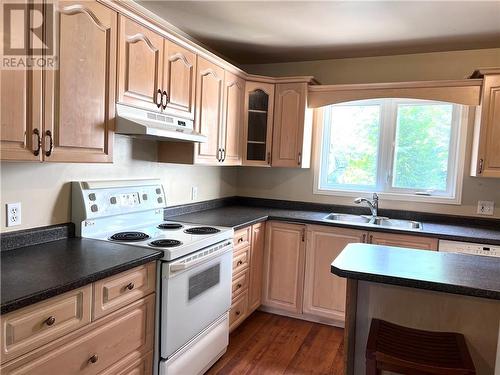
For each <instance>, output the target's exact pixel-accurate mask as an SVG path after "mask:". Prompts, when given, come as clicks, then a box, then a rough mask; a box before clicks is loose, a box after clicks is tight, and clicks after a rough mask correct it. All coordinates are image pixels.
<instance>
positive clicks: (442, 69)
mask: <svg viewBox="0 0 500 375" xmlns="http://www.w3.org/2000/svg"><path fill="white" fill-rule="evenodd" d="M488 66H490V67H492V66H497V67H500V48H496V49H487V50H472V51H454V52H436V53H426V54H414V55H398V56H383V57H366V58H353V59H338V60H321V61H305V62H299V63H281V64H264V65H247V66H245V67H244V68H245V69H246V70H247V71H249V72H251V73H255V74H267V75H277V76H282V75H303V74H308V75H314V76H315V77H316V78H317V79H318V80H319V81H320V82H321V83H324V84H335V83H370V82H390V81H418V80H435V79H461V78H464V77H465V76H466V75H468V74H470V73H471V72H472V71H473V70H474V69H477V68H478V67H488ZM471 125H472V124H469V136H468V139H467V143H468V146H467V155H468V157H467V158H466V160H465V176H464V179H463V195H462V204H461V205H448V204H446V205H445V204H429V203H410V202H399V201H384V200H382V201H381V202H380V206H381V207H382V208H394V209H408V210H414V211H424V212H436V213H447V214H455V215H467V216H474V215H476V208H477V201H478V200H492V201H495V203H496V207H495V215H494V216H495V217H497V218H500V179H487V178H473V177H469V176H468V172H469V170H470V154H471V151H470V149H471V142H472V136H471V132H472V126H471ZM315 126H316V124H315ZM318 143H319V140H317V139H316V140H315V142H314V146H316V145H317V144H318ZM317 149H318V148H317V147H314V148H313V153H314V152H315V150H317ZM313 170H314V165H313V167H312V168H311V169H306V170H298V169H285V168H272V169H266V168H242V169H240V170H239V171H238V194H239V195H247V196H252V197H262V198H275V199H288V200H297V201H308V202H318V203H331V204H351V205H352V204H353V203H352V198H348V197H338V196H325V195H316V194H313V176H314V174H313Z"/></svg>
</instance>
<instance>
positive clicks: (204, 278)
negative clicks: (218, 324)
mask: <svg viewBox="0 0 500 375" xmlns="http://www.w3.org/2000/svg"><path fill="white" fill-rule="evenodd" d="M231 276H232V242H231V241H225V242H223V243H220V244H217V245H214V246H212V247H209V248H205V249H203V250H200V251H198V252H196V253H193V254H190V255H188V256H186V257H184V258H181V259H178V260H175V261H173V262H169V263H163V265H162V285H161V317H160V320H161V335H160V351H161V357H162V358H164V359H168V358H170V357H171V356H172V354H174V353H175V352H176V351H177V350H179V349H180V348H181V347H183V346H184V345H185V344H187V343H188V342H189V341H190V340H191V339H192V338H194V337H195V336H196V335H198V334H199V333H200V332H202V331H203V330H204V329H205V328H207V327H208V326H209V325H210V324H212V323H213V322H214V321H216V320H217V319H218V318H220V317H221V316H222V315H223V314H224V313H226V312H227V311H228V310H229V308H230V307H231Z"/></svg>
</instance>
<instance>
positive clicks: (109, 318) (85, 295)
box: [0, 262, 156, 375]
mask: <svg viewBox="0 0 500 375" xmlns="http://www.w3.org/2000/svg"><path fill="white" fill-rule="evenodd" d="M146 270H149V271H148V272H149V273H148V274H147V273H146ZM155 271H156V265H155V263H154V262H153V263H149V264H147V265H144V266H139V267H136V268H133V269H131V270H129V271H125V272H123V273H121V274H118V275H115V276H111V277H109V278H106V279H103V280H100V281H97V282H96V283H94V284H88V285H85V286H83V287H81V288H78V289H75V290H72V291H69V292H67V293H64V294H62V295H59V296H56V297H52V298H49V299H47V300H45V301H42V302H38V303H36V304H34V305H31V306H28V307H25V308H22V309H19V310H16V311H13V312H11V313H7V314H4V315H2V316H1V317H0V323H1V326H2V329H1V331H0V332H2V333H1V335H2V337H1V343H2V346H1V349H2V352H1V354H2V357H1V367H0V372H1V373H2V374H32V373H35V372H36V373H37V374H47V375H49V374H58V373H60V372H61V369H62V368H64V370H65V372H66V373H71V374H73V373H78V372H84V373H86V374H97V373H99V374H109V375H111V374H129V373H138V374H152V370H153V366H152V350H153V342H154V329H155V323H154V314H155V289H154V288H155V285H156V277H155ZM139 275H142V276H139ZM130 280H135V281H136V282H137V281H140V280H143V281H145V283H147V284H148V285H149V284H150V285H152V288H149V289H147V290H146V289H145V288H141V287H139V288H138V290H139V292H138V293H133V292H132V291H131V290H130V289H128V288H127V286H128V285H129V284H127V282H128V283H129V282H130ZM102 288H107V292H106V298H107V299H108V300H110V301H111V300H112V302H111V303H115V302H116V305H115V306H114V307H113V308H110V309H109V310H108V311H106V313H105V314H104V315H103V314H101V315H99V314H95V311H96V310H95V308H96V306H97V307H98V306H99V301H100V298H99V293H98V294H97V295H95V296H94V297H93V291H96V290H101V289H102ZM125 290H126V291H127V292H128V294H127V292H124V291H125ZM124 293H125V294H127V296H126V297H124ZM125 300H126V301H125ZM123 302H126V303H123ZM115 307H116V308H115ZM97 311H98V310H97ZM9 332H10V333H15V334H10V333H9ZM4 333H9V334H8V336H4Z"/></svg>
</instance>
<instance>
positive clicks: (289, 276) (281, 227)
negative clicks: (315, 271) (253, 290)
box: [262, 221, 305, 314]
mask: <svg viewBox="0 0 500 375" xmlns="http://www.w3.org/2000/svg"><path fill="white" fill-rule="evenodd" d="M304 256H305V226H304V225H299V224H290V223H284V222H277V221H270V222H268V223H267V224H266V247H265V251H264V292H263V301H262V304H263V305H265V306H267V307H271V308H275V309H279V310H282V311H286V312H290V313H293V314H300V313H302V294H303V289H304Z"/></svg>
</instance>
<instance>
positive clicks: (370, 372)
mask: <svg viewBox="0 0 500 375" xmlns="http://www.w3.org/2000/svg"><path fill="white" fill-rule="evenodd" d="M366 375H378V371H377V361H376V360H374V359H367V360H366Z"/></svg>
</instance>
